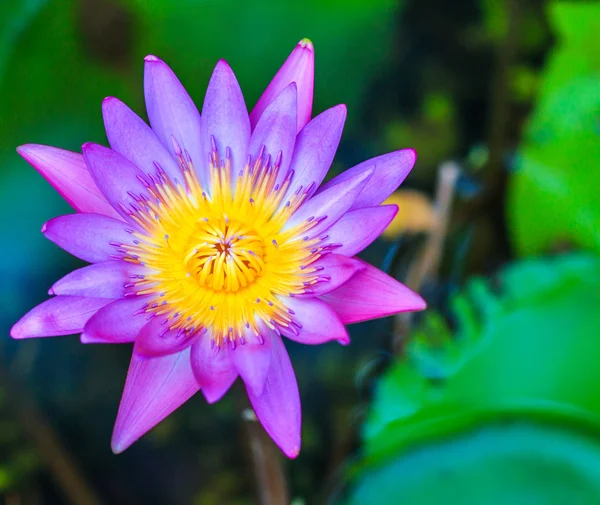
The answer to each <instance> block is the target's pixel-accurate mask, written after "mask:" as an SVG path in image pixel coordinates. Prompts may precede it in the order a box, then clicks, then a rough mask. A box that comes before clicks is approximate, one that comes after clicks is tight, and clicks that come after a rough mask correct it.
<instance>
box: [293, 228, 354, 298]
mask: <svg viewBox="0 0 600 505" xmlns="http://www.w3.org/2000/svg"><path fill="white" fill-rule="evenodd" d="M334 226H335V225H334ZM333 242H334V243H335V241H333ZM335 251H336V254H328V255H326V256H324V257H323V258H321V259H319V260H317V261H315V262H314V263H311V265H310V266H311V267H315V268H317V269H319V276H320V277H321V278H322V280H321V281H319V282H317V283H316V284H313V285H312V286H310V293H309V294H308V295H300V297H301V298H306V297H307V296H308V297H313V296H320V295H324V294H325V293H329V292H330V291H333V290H334V289H337V288H339V287H340V286H341V285H342V284H344V283H346V282H347V281H348V280H349V279H350V278H351V277H352V276H353V275H354V274H355V273H356V272H358V271H360V270H362V269H364V268H365V267H364V265H363V263H362V262H360V261H358V260H357V259H355V258H347V257H346V256H342V255H340V254H337V252H338V249H336V250H335ZM286 303H287V302H286Z"/></svg>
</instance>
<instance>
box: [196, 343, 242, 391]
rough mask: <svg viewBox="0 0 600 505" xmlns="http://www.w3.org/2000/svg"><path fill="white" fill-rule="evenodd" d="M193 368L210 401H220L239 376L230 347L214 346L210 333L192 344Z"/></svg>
mask: <svg viewBox="0 0 600 505" xmlns="http://www.w3.org/2000/svg"><path fill="white" fill-rule="evenodd" d="M191 356H192V369H193V370H194V375H195V376H196V380H197V381H198V384H200V387H201V388H202V393H204V396H205V397H206V401H207V402H208V403H215V402H217V401H219V400H220V399H221V398H222V397H223V395H224V394H225V393H227V391H228V390H229V388H230V387H231V385H232V384H233V383H234V382H235V379H236V378H237V375H238V374H237V371H236V369H235V367H234V366H233V363H232V362H231V356H230V354H229V348H228V347H227V346H226V345H225V346H223V347H221V348H218V347H216V346H215V347H214V348H213V347H212V346H211V339H210V334H206V335H203V336H202V337H200V338H199V339H198V340H197V341H196V342H195V343H194V345H193V346H192V354H191Z"/></svg>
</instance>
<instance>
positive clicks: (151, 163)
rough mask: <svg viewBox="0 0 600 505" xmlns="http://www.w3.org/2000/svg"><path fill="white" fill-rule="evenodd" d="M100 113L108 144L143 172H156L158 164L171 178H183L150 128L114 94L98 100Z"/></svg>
mask: <svg viewBox="0 0 600 505" xmlns="http://www.w3.org/2000/svg"><path fill="white" fill-rule="evenodd" d="M102 115H103V116H104V125H105V128H106V136H107V137H108V141H109V142H110V147H111V148H112V149H113V150H115V151H116V152H118V153H119V154H121V155H122V156H124V157H125V158H127V159H128V160H129V161H131V162H132V163H133V164H134V165H135V166H137V167H138V168H139V169H140V170H141V171H142V172H144V173H145V174H156V173H157V171H158V167H157V164H158V166H159V167H160V168H161V169H162V170H164V171H165V172H166V174H167V175H168V176H169V177H170V179H171V180H175V179H178V180H179V181H182V180H183V175H182V173H181V170H180V168H179V165H178V164H177V163H176V162H175V159H174V158H173V157H172V156H171V154H170V153H169V151H167V149H166V148H165V146H163V144H162V143H161V142H160V140H159V139H158V137H157V136H156V134H155V133H154V132H153V131H152V129H151V128H150V127H149V126H148V125H147V124H146V123H145V122H144V120H142V119H141V118H140V117H139V116H138V115H137V114H136V113H135V112H133V111H132V110H131V109H130V108H129V107H127V105H125V104H124V103H123V102H121V101H120V100H119V99H117V98H114V97H108V98H105V99H104V102H102Z"/></svg>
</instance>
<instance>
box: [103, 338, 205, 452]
mask: <svg viewBox="0 0 600 505" xmlns="http://www.w3.org/2000/svg"><path fill="white" fill-rule="evenodd" d="M198 389H199V386H198V383H197V382H196V379H195V378H194V374H193V373H192V367H191V366H190V352H189V349H187V350H185V351H182V352H180V353H177V354H170V355H168V356H161V357H160V358H140V357H139V356H136V355H135V354H134V355H133V356H132V357H131V364H130V365H129V371H128V372H127V381H126V382H125V389H124V391H123V397H122V398H121V404H120V406H119V413H118V414H117V421H116V423H115V429H114V431H113V436H112V443H111V446H112V450H113V452H114V453H115V454H119V453H120V452H123V451H124V450H125V449H127V448H128V447H129V446H130V445H131V444H133V442H135V441H136V440H137V439H138V438H140V437H141V436H142V435H144V434H145V433H146V432H147V431H148V430H150V429H152V428H153V427H154V426H156V425H157V424H158V423H159V422H161V421H162V420H163V419H164V418H165V417H167V416H168V415H169V414H170V413H171V412H173V411H174V410H175V409H177V408H178V407H180V406H181V405H182V404H184V403H185V402H186V401H187V400H189V399H190V398H191V397H192V396H193V395H194V394H195V393H197V392H198Z"/></svg>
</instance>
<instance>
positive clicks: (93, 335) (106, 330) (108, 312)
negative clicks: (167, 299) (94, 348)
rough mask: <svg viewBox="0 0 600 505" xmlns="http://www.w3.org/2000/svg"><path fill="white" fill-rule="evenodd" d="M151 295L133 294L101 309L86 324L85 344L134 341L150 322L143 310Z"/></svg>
mask: <svg viewBox="0 0 600 505" xmlns="http://www.w3.org/2000/svg"><path fill="white" fill-rule="evenodd" d="M149 298H150V297H147V296H146V297H142V296H131V297H128V298H123V299H121V300H117V301H114V302H112V303H111V304H110V305H107V306H106V307H104V308H103V309H101V310H99V311H98V313H97V314H95V315H94V316H93V317H92V318H90V320H89V321H88V322H87V324H86V325H85V328H84V330H83V335H81V342H82V343H84V344H122V343H126V342H133V341H134V340H135V339H136V337H137V336H138V334H139V332H140V330H141V329H142V328H143V327H144V325H145V324H146V323H147V322H148V319H147V317H148V314H146V313H145V312H141V309H142V308H143V307H144V304H145V303H147V302H148V300H149Z"/></svg>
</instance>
